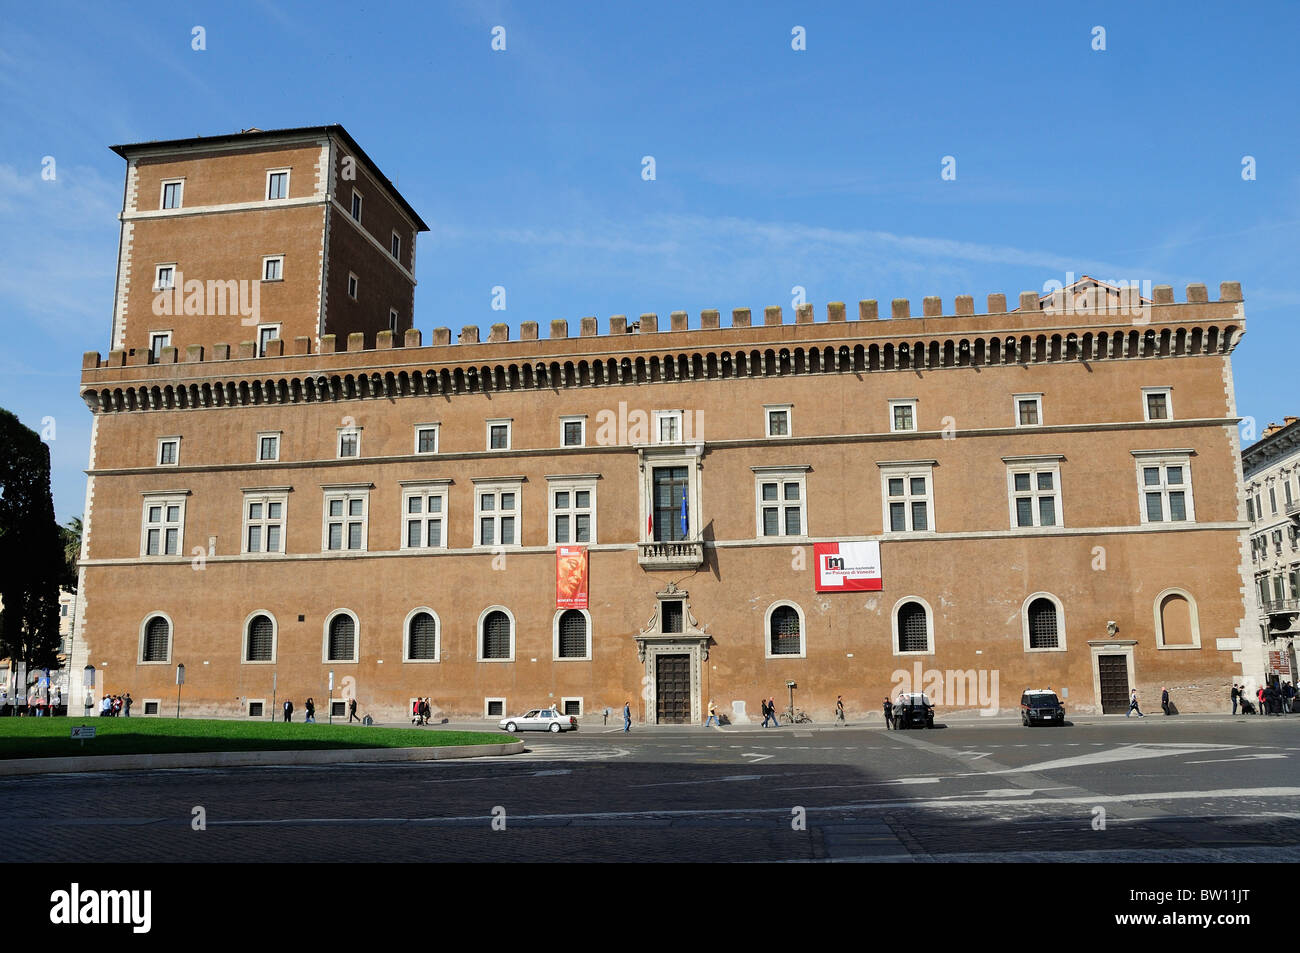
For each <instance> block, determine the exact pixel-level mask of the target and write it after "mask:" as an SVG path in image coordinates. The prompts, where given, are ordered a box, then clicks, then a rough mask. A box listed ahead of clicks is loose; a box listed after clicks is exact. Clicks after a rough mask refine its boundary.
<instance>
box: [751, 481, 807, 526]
mask: <svg viewBox="0 0 1300 953" xmlns="http://www.w3.org/2000/svg"><path fill="white" fill-rule="evenodd" d="M753 470H754V486H755V496H756V497H757V499H756V505H757V507H758V535H759V536H806V535H807V533H808V523H807V517H806V513H805V510H804V500H805V498H806V496H807V494H806V493H805V479H806V476H805V474H806V470H805V468H802V467H801V468H796V469H776V468H772V467H754V468H753Z"/></svg>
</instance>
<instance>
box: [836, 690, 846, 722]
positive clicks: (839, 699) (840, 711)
mask: <svg viewBox="0 0 1300 953" xmlns="http://www.w3.org/2000/svg"><path fill="white" fill-rule="evenodd" d="M835 723H836V724H837V725H845V721H844V696H843V695H836V696H835Z"/></svg>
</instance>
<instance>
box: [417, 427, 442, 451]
mask: <svg viewBox="0 0 1300 953" xmlns="http://www.w3.org/2000/svg"><path fill="white" fill-rule="evenodd" d="M415 452H416V453H437V452H438V425H437V424H416V425H415Z"/></svg>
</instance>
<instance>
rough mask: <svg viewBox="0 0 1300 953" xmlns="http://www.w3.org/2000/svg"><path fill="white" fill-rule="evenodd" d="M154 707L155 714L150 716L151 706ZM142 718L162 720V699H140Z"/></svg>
mask: <svg viewBox="0 0 1300 953" xmlns="http://www.w3.org/2000/svg"><path fill="white" fill-rule="evenodd" d="M150 705H153V714H152V715H151V714H149V706H150ZM140 717H141V718H161V717H162V699H161V698H142V699H140Z"/></svg>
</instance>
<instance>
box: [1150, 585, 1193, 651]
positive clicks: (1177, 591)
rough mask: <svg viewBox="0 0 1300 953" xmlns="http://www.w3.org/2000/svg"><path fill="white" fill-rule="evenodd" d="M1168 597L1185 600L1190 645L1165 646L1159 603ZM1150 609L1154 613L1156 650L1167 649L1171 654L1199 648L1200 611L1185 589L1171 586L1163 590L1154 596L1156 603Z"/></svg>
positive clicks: (1163, 624) (1163, 623) (1163, 626)
mask: <svg viewBox="0 0 1300 953" xmlns="http://www.w3.org/2000/svg"><path fill="white" fill-rule="evenodd" d="M1169 596H1182V597H1183V598H1184V599H1186V600H1187V618H1188V623H1189V624H1190V625H1191V627H1192V643H1191V645H1166V644H1165V622H1164V619H1162V618H1161V617H1160V603H1162V602H1164V601H1165V599H1166V598H1167V597H1169ZM1152 608H1153V611H1154V613H1155V633H1156V648H1157V649H1168V650H1169V651H1171V652H1177V651H1179V650H1182V651H1186V650H1188V649H1192V650H1195V649H1199V648H1200V647H1201V613H1200V609H1199V608H1198V607H1197V605H1196V599H1195V597H1194V596H1193V595H1192V594H1191V593H1190V592H1188V591H1187V590H1186V589H1181V588H1179V587H1178V586H1171V587H1170V588H1168V589H1165V590H1164V591H1163V592H1161V593H1160V594H1159V595H1157V596H1156V601H1155V602H1154V603H1152Z"/></svg>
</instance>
